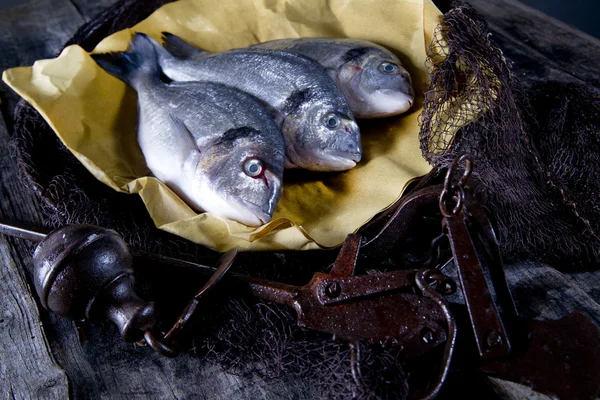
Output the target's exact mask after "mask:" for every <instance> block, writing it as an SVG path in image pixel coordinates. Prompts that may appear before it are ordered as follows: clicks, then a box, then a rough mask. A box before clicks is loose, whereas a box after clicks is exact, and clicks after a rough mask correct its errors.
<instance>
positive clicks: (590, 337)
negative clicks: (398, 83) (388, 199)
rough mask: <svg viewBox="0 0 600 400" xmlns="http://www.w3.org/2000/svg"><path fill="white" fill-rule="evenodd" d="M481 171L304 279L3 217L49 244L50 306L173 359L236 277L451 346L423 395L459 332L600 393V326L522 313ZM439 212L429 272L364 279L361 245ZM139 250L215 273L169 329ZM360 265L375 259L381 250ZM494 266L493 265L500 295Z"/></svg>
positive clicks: (280, 298) (407, 352)
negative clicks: (458, 316)
mask: <svg viewBox="0 0 600 400" xmlns="http://www.w3.org/2000/svg"><path fill="white" fill-rule="evenodd" d="M472 168H473V165H472V161H471V159H470V157H468V156H464V155H463V156H461V157H459V158H457V159H456V160H455V161H454V163H453V164H452V166H451V167H450V168H449V169H448V171H447V173H446V176H445V180H444V184H443V185H430V184H429V185H427V184H425V183H428V182H427V180H423V181H422V182H421V183H420V184H418V185H417V186H416V187H415V188H413V190H411V191H410V193H408V194H407V195H405V196H404V197H403V198H401V199H400V200H399V201H398V203H397V204H396V205H395V206H394V207H391V208H390V209H389V210H388V211H387V212H386V213H384V214H382V215H380V216H378V218H375V219H374V220H373V221H372V222H371V223H370V224H369V225H367V226H366V227H365V228H364V229H363V230H362V231H361V234H356V235H349V236H348V237H347V239H346V241H345V242H344V244H343V246H342V248H341V249H340V250H339V253H338V256H337V259H336V261H335V262H334V263H333V265H332V266H331V269H330V272H329V273H315V274H314V276H313V278H312V279H311V280H310V281H309V282H308V283H307V284H306V285H304V286H294V285H289V284H284V283H281V282H276V281H270V280H266V279H261V278H257V277H252V276H248V275H242V274H238V273H235V272H230V271H229V270H230V268H231V266H232V265H233V264H234V263H235V260H236V255H237V251H235V250H233V251H230V252H228V253H226V254H224V255H223V256H222V258H221V260H220V261H219V263H218V266H217V268H213V267H209V266H205V265H200V264H196V263H193V262H188V261H183V260H178V259H173V258H167V257H163V256H160V255H157V254H150V253H145V252H140V251H136V250H132V249H129V247H128V246H127V244H126V243H125V242H124V241H123V239H122V238H121V237H120V236H119V235H118V234H117V233H116V232H115V231H112V230H110V229H105V228H101V227H98V226H93V225H70V226H66V227H63V228H60V229H57V230H55V231H52V232H50V233H46V232H43V231H41V230H36V229H30V228H27V227H24V226H19V225H16V224H8V223H0V233H4V234H8V235H12V236H16V237H20V238H23V239H27V240H31V241H35V242H39V244H38V246H37V248H36V249H35V251H34V254H33V264H34V284H35V288H36V291H37V293H38V295H39V297H40V300H41V303H42V305H43V306H44V307H46V308H47V309H49V310H51V311H53V312H56V313H58V314H60V315H62V316H66V317H69V318H73V319H76V320H80V319H105V320H110V321H112V322H113V323H114V324H115V325H116V326H117V327H118V329H119V332H120V334H121V336H122V337H123V339H124V340H126V341H128V342H137V341H140V340H145V341H146V342H147V343H148V345H150V347H151V348H152V349H154V350H155V351H156V352H158V353H160V354H163V355H166V356H175V355H176V354H177V353H178V351H179V346H180V334H181V332H182V331H183V329H184V328H185V327H186V325H187V324H188V322H189V321H190V319H191V318H192V317H193V315H194V313H195V312H196V310H197V309H198V305H199V304H200V300H201V298H202V297H203V296H204V295H205V294H206V293H208V292H209V291H210V290H212V289H214V288H215V286H217V284H218V283H219V282H220V281H221V280H222V279H232V280H236V281H238V282H241V283H243V284H244V285H246V286H247V288H248V291H249V292H250V294H252V295H253V296H255V297H257V298H260V299H263V300H267V301H272V302H275V303H279V304H284V305H287V306H289V307H292V308H293V309H294V310H295V311H296V313H297V323H298V325H300V326H303V327H305V328H309V329H313V330H316V331H320V332H325V333H328V334H331V335H332V338H333V339H335V340H345V341H349V342H356V341H370V342H380V343H386V344H391V345H393V346H395V347H396V348H397V349H398V352H399V354H401V355H402V358H403V359H405V360H410V359H414V358H417V357H419V356H421V355H423V354H424V353H427V352H429V351H431V350H433V349H434V348H437V347H439V346H443V353H442V359H441V360H440V363H439V364H440V366H439V368H438V372H437V374H436V376H435V377H434V378H433V379H432V380H431V382H430V383H429V385H428V388H427V389H426V390H423V391H421V392H418V391H415V392H413V393H412V396H413V397H418V398H433V397H435V396H436V395H437V394H439V392H440V390H441V387H442V385H443V383H444V381H445V379H446V376H447V374H448V371H449V368H450V363H451V361H452V358H453V354H454V349H455V344H456V340H457V335H458V332H459V331H461V330H463V329H471V330H472V332H473V337H474V346H473V347H474V348H475V349H476V351H475V352H474V353H475V354H476V356H475V357H474V359H473V363H477V364H478V365H479V368H480V370H481V371H484V372H486V373H489V374H491V375H494V376H499V377H502V378H505V379H508V380H512V381H516V382H520V383H523V384H526V385H528V386H530V387H532V388H533V389H535V390H538V391H540V392H543V393H547V394H551V395H554V396H558V397H559V398H573V399H575V398H577V399H588V398H595V396H596V395H597V394H599V393H600V329H598V327H597V326H596V325H594V324H593V322H591V321H590V320H589V318H587V317H585V316H583V315H581V314H572V315H570V316H569V317H567V318H565V319H563V320H560V321H523V320H521V319H519V317H518V313H517V311H516V308H515V306H514V303H513V301H512V297H511V294H510V290H509V288H508V285H507V283H506V278H505V276H504V268H503V265H502V260H501V257H500V252H499V249H498V244H497V242H496V237H495V234H494V231H493V229H492V225H491V223H490V221H489V220H488V219H487V216H486V214H485V212H484V209H483V207H482V206H481V205H480V204H479V203H478V201H477V200H476V199H475V196H474V189H475V185H474V183H473V182H472V181H471V179H470V174H471V171H472ZM461 171H462V172H461ZM432 208H434V209H437V210H438V216H439V219H440V221H441V232H442V234H441V235H440V236H439V237H437V238H436V239H435V240H434V241H433V242H432V244H431V246H430V253H431V254H429V258H428V260H427V261H425V262H423V263H422V264H423V265H421V267H420V268H411V269H405V270H393V271H388V272H376V273H373V274H362V275H356V265H357V262H358V261H359V259H361V255H362V254H361V250H362V249H369V250H371V251H370V252H369V253H370V254H372V253H378V254H379V253H384V254H385V257H387V258H388V259H391V260H394V259H395V260H398V258H399V257H401V254H399V253H397V252H396V253H395V252H394V249H395V247H397V246H398V244H399V243H400V242H401V241H402V240H403V239H405V238H406V236H407V235H409V234H410V221H411V220H413V219H414V218H415V216H416V215H419V214H420V213H423V210H431V209H432ZM442 239H444V240H447V243H448V245H447V246H446V247H447V248H446V249H442V248H441V247H442V246H443V245H442V244H441V243H442V242H443V240H442ZM373 250H375V251H373ZM379 250H381V251H379ZM384 250H385V251H384ZM134 257H136V258H140V259H146V260H154V261H159V262H160V263H163V264H168V265H169V266H175V267H182V268H186V269H192V270H198V271H202V272H203V273H204V274H206V272H210V273H211V277H210V278H209V279H208V281H207V282H206V283H205V284H204V285H203V286H202V288H200V289H199V290H198V292H197V293H196V295H195V296H193V298H192V299H191V300H190V301H189V303H188V305H187V306H186V307H185V308H184V310H183V311H182V312H181V314H180V316H179V318H178V319H177V320H176V321H175V323H174V324H173V326H172V327H171V328H170V329H169V330H168V331H166V332H160V331H159V330H158V328H157V326H158V322H159V319H160V317H159V314H158V312H157V306H156V305H155V304H154V303H152V302H147V301H144V300H142V299H141V298H139V297H138V296H137V295H136V293H135V292H134V290H133V287H134V285H133V284H134V276H133V275H134V271H133V268H132V260H133V258H134ZM450 258H451V259H452V260H453V261H454V263H455V264H456V266H457V269H458V279H459V281H460V286H461V289H462V293H463V297H464V299H465V303H466V306H467V307H466V308H467V311H468V315H469V318H470V321H471V324H470V325H471V326H470V327H466V326H460V327H457V324H456V320H455V318H454V317H453V315H452V313H451V311H450V307H449V305H448V303H447V302H446V301H445V300H444V298H443V296H445V295H448V294H451V293H453V292H454V291H455V290H456V284H455V283H454V281H453V280H452V279H450V278H449V277H447V276H445V275H444V274H443V273H442V272H441V270H442V269H443V267H444V266H445V265H447V263H448V262H449V260H450ZM361 262H366V263H376V262H377V257H372V256H371V257H364V258H363V259H362V260H361ZM370 267H372V268H374V269H377V267H378V265H370ZM484 269H487V270H488V271H489V275H490V277H491V283H492V285H493V287H494V293H495V298H494V296H492V294H491V293H492V292H491V291H490V288H489V287H488V282H487V281H486V278H485V276H484ZM499 309H501V310H502V312H503V314H502V315H501V314H500V312H499ZM556 371H561V374H562V375H561V380H557V379H554V374H555V372H556ZM355 372H356V371H353V373H355Z"/></svg>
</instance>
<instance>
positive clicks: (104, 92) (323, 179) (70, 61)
mask: <svg viewBox="0 0 600 400" xmlns="http://www.w3.org/2000/svg"><path fill="white" fill-rule="evenodd" d="M440 16H441V14H440V12H439V11H438V10H437V8H436V7H435V6H434V5H433V3H432V2H431V0H379V1H376V2H372V1H362V0H330V1H323V0H220V1H218V2H215V1H213V0H180V1H177V2H174V3H170V4H167V5H165V6H163V7H161V8H160V9H158V10H157V11H156V12H154V13H153V14H152V15H151V16H150V17H148V18H147V19H146V20H144V21H142V22H141V23H140V24H138V25H136V26H134V27H133V28H131V29H129V30H124V31H121V32H117V33H115V34H114V35H111V36H109V37H107V38H106V39H104V40H103V41H102V42H101V43H100V44H98V46H97V47H96V49H95V50H94V51H93V52H94V53H103V52H109V51H123V50H125V49H126V48H127V44H128V42H129V39H130V38H131V35H132V34H133V33H134V32H144V33H147V34H149V35H151V36H153V37H154V38H155V39H157V40H160V36H161V32H162V31H168V32H171V33H174V34H176V35H179V36H181V37H183V38H184V39H186V40H187V41H189V42H191V43H194V44H196V45H198V46H200V47H202V48H204V49H206V50H209V51H223V50H227V49H230V48H236V47H244V46H248V45H250V44H253V43H257V42H262V41H267V40H273V39H281V38H297V37H349V38H358V39H365V40H370V41H373V42H375V43H378V44H381V45H383V46H385V47H387V48H389V49H390V50H392V51H394V52H395V53H396V54H397V55H398V56H399V58H400V59H401V60H402V62H403V63H404V65H405V67H406V68H407V69H408V70H409V72H410V73H411V75H412V77H413V83H414V87H415V91H416V93H417V100H416V104H415V106H414V107H413V108H412V110H411V112H410V113H408V114H404V115H402V116H399V117H394V118H387V119H380V120H369V121H359V125H360V128H361V133H362V138H363V149H364V155H363V160H362V161H361V162H360V163H359V164H358V166H357V167H355V168H354V169H352V170H350V171H347V172H343V173H317V172H310V171H286V173H285V175H284V187H283V194H282V197H281V200H280V201H279V204H278V206H277V209H276V211H275V215H274V217H273V220H272V221H271V222H270V223H268V224H266V225H264V226H262V227H259V228H251V227H247V226H245V225H242V224H240V223H237V222H234V221H229V220H226V219H223V218H220V217H218V216H216V215H213V214H210V213H202V214H197V213H196V212H194V211H193V210H192V209H190V208H189V207H188V206H187V205H186V204H185V203H184V202H183V201H182V200H180V199H179V198H178V197H177V196H176V195H175V194H174V193H173V192H172V191H171V190H170V189H169V188H167V187H166V186H165V185H163V184H162V183H161V182H159V181H158V180H157V179H156V178H154V177H152V176H150V171H149V170H148V169H147V167H146V165H145V162H144V157H143V155H142V153H141V150H140V148H139V146H138V145H137V141H136V133H135V132H136V118H137V115H136V114H137V110H136V109H137V96H136V94H135V92H134V91H133V90H132V89H130V88H128V87H127V86H126V85H125V84H124V83H123V82H121V81H120V80H118V79H116V78H114V77H112V76H110V75H108V74H107V73H106V72H105V71H104V70H102V69H101V68H100V67H98V66H97V65H96V63H95V62H94V61H93V60H92V59H91V57H90V56H89V54H88V53H86V52H85V51H84V50H82V49H81V48H80V47H78V46H70V47H68V48H66V49H65V50H64V51H63V52H62V54H61V55H60V56H59V57H57V58H56V59H51V60H41V61H37V62H36V63H35V64H34V65H33V67H23V68H15V69H11V70H8V71H5V73H4V75H3V80H4V81H5V82H6V83H7V84H8V85H9V86H11V87H12V88H13V89H14V90H15V91H16V92H17V93H19V94H20V95H21V96H22V97H23V98H24V99H25V100H27V101H28V102H29V103H31V104H32V105H33V106H34V107H35V108H36V109H37V110H38V111H39V112H40V114H41V115H42V116H43V117H44V118H45V120H46V121H47V122H48V123H49V125H50V126H51V127H52V129H53V130H54V131H55V132H56V134H57V135H58V136H59V137H60V139H61V140H62V142H63V143H64V144H65V145H66V146H67V147H68V148H69V150H70V151H71V152H72V153H73V154H74V155H75V156H76V157H77V158H78V159H79V160H80V161H81V162H82V163H83V165H85V167H86V168H87V169H88V170H89V171H90V172H91V173H92V174H93V175H94V176H95V177H96V178H97V179H99V180H101V181H102V182H104V183H105V184H107V185H109V186H110V187H112V188H113V189H115V190H117V191H121V192H126V193H138V194H139V195H140V196H141V197H142V200H143V201H144V204H145V205H146V208H147V209H148V212H149V213H150V216H151V217H152V219H153V220H154V222H155V224H156V226H157V227H159V228H160V229H163V230H165V231H168V232H171V233H174V234H176V235H179V236H182V237H184V238H187V239H189V240H192V241H194V242H197V243H201V244H204V245H206V246H208V247H211V248H214V249H216V250H219V251H226V250H229V249H231V248H238V249H240V250H281V249H316V248H324V247H333V246H337V245H339V244H340V243H341V242H342V241H343V240H344V239H345V237H346V235H347V234H348V233H351V232H354V231H356V230H357V229H358V228H359V227H360V226H361V225H362V224H364V223H365V222H367V221H368V220H369V219H370V218H371V217H372V216H373V215H375V214H376V213H377V212H379V211H381V210H382V209H385V208H386V207H388V206H389V205H391V204H392V203H393V202H394V201H395V200H396V199H397V198H398V197H399V196H400V194H401V192H402V190H403V189H404V187H405V185H406V184H407V183H408V182H409V181H410V180H411V179H413V178H415V177H418V176H421V175H424V174H426V173H427V172H429V170H430V168H431V167H430V166H429V165H428V164H427V163H426V162H425V160H424V159H423V158H422V157H421V152H420V149H419V139H418V132H419V127H418V120H417V118H418V115H419V114H420V112H421V109H422V100H423V95H422V93H423V90H424V89H425V88H426V87H427V71H426V69H425V58H426V50H427V47H428V46H429V43H430V41H431V38H432V37H433V35H434V28H435V26H436V25H437V24H438V23H439V18H440Z"/></svg>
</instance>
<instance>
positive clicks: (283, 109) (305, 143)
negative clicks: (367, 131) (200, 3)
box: [153, 41, 362, 171]
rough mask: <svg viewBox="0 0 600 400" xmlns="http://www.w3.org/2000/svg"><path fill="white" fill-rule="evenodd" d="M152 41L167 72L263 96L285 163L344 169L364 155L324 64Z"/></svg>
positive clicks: (286, 54)
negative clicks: (203, 51)
mask: <svg viewBox="0 0 600 400" xmlns="http://www.w3.org/2000/svg"><path fill="white" fill-rule="evenodd" d="M153 42H154V41H153ZM154 43H155V46H156V49H157V54H158V58H159V63H160V66H161V68H162V70H163V72H164V74H165V75H166V76H167V77H169V78H171V79H173V80H176V81H212V82H218V83H222V84H225V85H229V86H232V87H235V88H237V89H240V90H243V91H245V92H247V93H249V94H252V95H253V96H255V97H256V98H258V99H259V100H261V101H262V102H263V103H264V104H265V107H267V108H268V109H269V111H270V112H271V113H272V115H273V117H274V119H275V121H276V122H277V124H278V126H279V127H280V129H281V133H282V135H283V138H284V141H285V152H286V164H285V166H286V168H298V167H299V168H305V169H310V170H314V171H344V170H347V169H350V168H352V167H354V166H355V165H356V163H357V162H358V161H360V159H361V157H362V144H361V138H360V131H359V128H358V125H357V124H356V121H355V120H354V117H353V115H352V112H351V111H350V108H349V107H348V103H347V102H346V99H345V98H344V95H343V94H342V93H341V92H340V90H339V89H338V87H337V86H336V84H335V82H333V80H332V79H331V78H330V77H329V75H328V74H327V72H326V71H325V69H324V68H323V67H322V66H320V65H319V64H317V63H316V62H314V61H313V60H310V59H308V58H306V57H303V56H301V55H298V54H294V53H289V52H284V51H276V50H264V49H249V50H248V49H241V50H232V51H226V52H223V53H211V54H209V55H207V56H203V57H200V58H198V59H193V58H192V59H180V58H177V57H175V56H173V55H172V54H171V53H169V52H168V51H167V50H165V49H164V48H163V47H162V46H161V45H160V44H158V43H156V42H154Z"/></svg>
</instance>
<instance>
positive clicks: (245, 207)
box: [235, 199, 272, 226]
mask: <svg viewBox="0 0 600 400" xmlns="http://www.w3.org/2000/svg"><path fill="white" fill-rule="evenodd" d="M235 203H236V206H237V207H236V208H237V211H238V213H239V214H238V216H237V218H236V221H238V222H241V223H242V224H244V225H247V226H261V225H264V224H266V223H267V222H269V221H270V220H271V217H272V215H271V214H269V213H267V212H265V211H263V209H262V207H260V206H258V205H256V204H253V203H250V202H248V201H244V200H241V199H238V200H237V201H235Z"/></svg>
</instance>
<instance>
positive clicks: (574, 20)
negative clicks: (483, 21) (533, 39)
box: [0, 0, 600, 38]
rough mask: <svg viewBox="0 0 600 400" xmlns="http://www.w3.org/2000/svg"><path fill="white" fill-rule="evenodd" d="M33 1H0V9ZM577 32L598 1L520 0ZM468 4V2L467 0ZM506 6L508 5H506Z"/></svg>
mask: <svg viewBox="0 0 600 400" xmlns="http://www.w3.org/2000/svg"><path fill="white" fill-rule="evenodd" d="M29 1H35V0H0V9H2V8H8V7H13V6H16V5H18V4H22V3H26V2H29ZM521 1H522V2H523V3H525V4H527V5H529V6H531V7H534V8H537V9H538V10H540V11H542V12H544V13H546V14H548V15H551V16H553V17H554V18H556V19H559V20H561V21H563V22H565V23H567V24H569V25H572V26H575V27H577V28H578V29H579V30H581V31H584V32H587V33H589V34H590V35H593V36H595V37H597V38H600V24H599V23H598V22H597V21H598V18H599V15H600V0H521ZM467 2H468V0H467ZM507 6H508V5H507Z"/></svg>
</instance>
